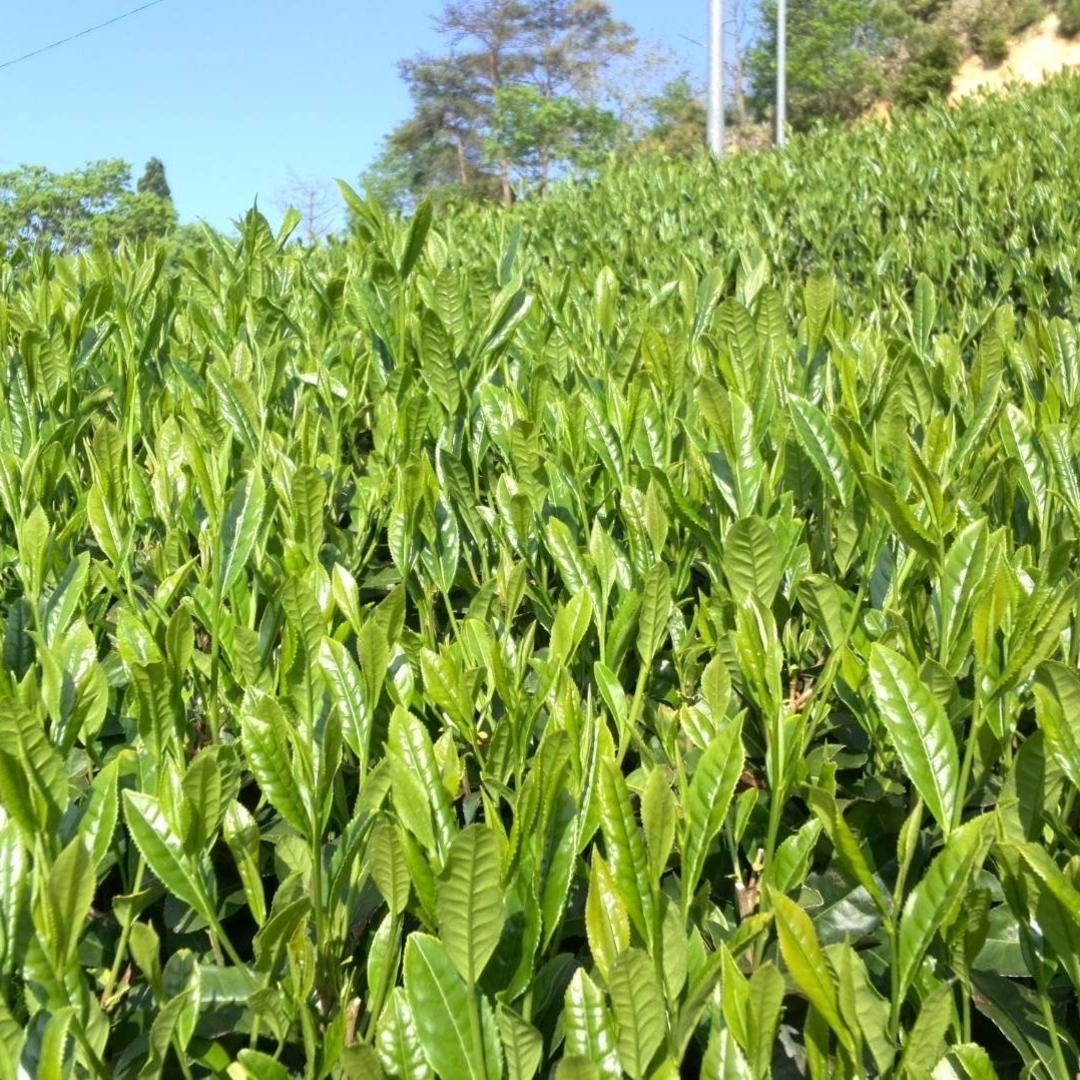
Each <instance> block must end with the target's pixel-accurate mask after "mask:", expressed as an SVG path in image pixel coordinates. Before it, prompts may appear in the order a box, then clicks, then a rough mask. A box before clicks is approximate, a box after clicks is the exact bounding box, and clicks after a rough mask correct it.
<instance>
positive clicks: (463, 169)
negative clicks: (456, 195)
mask: <svg viewBox="0 0 1080 1080" xmlns="http://www.w3.org/2000/svg"><path fill="white" fill-rule="evenodd" d="M454 144H455V146H456V147H457V164H458V181H459V182H460V184H461V187H462V189H465V188H467V187H468V186H469V167H468V165H467V164H466V161H465V140H464V139H463V138H462V137H461V132H460V131H458V132H455V133H454Z"/></svg>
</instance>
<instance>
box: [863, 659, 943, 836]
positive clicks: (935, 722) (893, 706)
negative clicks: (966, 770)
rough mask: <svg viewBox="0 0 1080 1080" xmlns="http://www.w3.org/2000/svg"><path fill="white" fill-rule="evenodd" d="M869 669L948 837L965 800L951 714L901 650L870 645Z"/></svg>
mask: <svg viewBox="0 0 1080 1080" xmlns="http://www.w3.org/2000/svg"><path fill="white" fill-rule="evenodd" d="M869 671H870V683H871V685H872V686H873V689H874V700H875V701H876V702H877V707H878V712H879V713H880V715H881V719H882V720H883V721H884V722H885V727H886V728H887V729H888V732H889V737H890V739H891V740H892V743H893V746H895V747H896V752H897V753H898V754H899V755H900V760H901V762H902V763H903V766H904V771H905V772H906V773H907V775H908V776H909V777H910V778H911V782H912V783H913V784H914V785H915V789H916V790H917V791H918V793H919V794H920V795H921V796H922V799H923V802H925V803H926V805H927V807H928V808H929V810H930V813H932V814H933V815H934V817H935V818H936V820H937V822H938V824H939V825H940V826H941V830H942V832H944V833H945V835H946V836H948V834H949V833H950V832H951V830H952V828H953V825H954V822H955V819H956V811H957V803H958V801H960V802H961V804H962V800H963V793H962V792H960V791H958V786H959V783H960V760H959V755H958V753H957V749H956V740H955V738H954V737H953V733H952V728H951V727H950V726H949V718H948V717H947V716H946V715H945V710H944V709H943V708H942V707H941V703H940V702H939V701H938V700H937V698H936V697H934V695H933V694H931V693H930V691H929V690H928V689H927V687H926V686H925V684H924V683H923V682H922V681H921V680H920V678H919V675H918V672H917V671H916V670H915V668H914V667H913V666H912V665H911V663H909V662H908V660H907V659H906V658H905V657H903V656H901V655H900V653H898V652H894V651H893V650H892V649H889V648H887V647H885V646H884V645H879V644H875V645H874V646H873V647H872V648H871V650H870V666H869Z"/></svg>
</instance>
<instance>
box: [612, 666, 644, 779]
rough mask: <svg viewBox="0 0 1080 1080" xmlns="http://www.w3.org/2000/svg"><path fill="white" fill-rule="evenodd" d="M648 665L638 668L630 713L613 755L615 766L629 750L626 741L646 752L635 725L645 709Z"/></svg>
mask: <svg viewBox="0 0 1080 1080" xmlns="http://www.w3.org/2000/svg"><path fill="white" fill-rule="evenodd" d="M650 666H651V665H650V664H642V665H641V667H640V668H638V677H637V683H636V684H635V686H634V699H633V701H631V702H630V712H629V714H628V715H627V718H626V725H625V727H624V728H623V730H622V731H620V732H619V747H618V751H617V752H616V755H615V761H616V764H618V765H621V764H622V761H623V758H624V757H625V756H626V751H627V750H628V749H629V747H628V746H627V740H629V741H630V742H633V743H634V745H635V746H636V747H637V748H638V749H639V750H641V751H647V749H648V748H647V747H646V746H645V743H644V741H643V740H642V738H641V736H640V735H638V732H637V725H638V721H639V720H640V719H641V713H642V710H643V709H644V708H645V686H646V684H647V683H648V681H649V668H650Z"/></svg>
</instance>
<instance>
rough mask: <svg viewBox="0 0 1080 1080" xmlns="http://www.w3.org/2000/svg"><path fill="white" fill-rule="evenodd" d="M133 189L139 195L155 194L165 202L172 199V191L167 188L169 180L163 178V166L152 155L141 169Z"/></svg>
mask: <svg viewBox="0 0 1080 1080" xmlns="http://www.w3.org/2000/svg"><path fill="white" fill-rule="evenodd" d="M135 190H136V191H137V192H138V193H139V194H140V195H156V196H157V197H158V198H159V199H164V200H166V201H167V202H171V201H172V191H171V190H170V189H169V181H168V180H166V179H165V166H164V165H163V164H162V163H161V161H160V159H159V158H156V157H152V158H151V159H150V160H149V161H148V162H147V163H146V168H145V169H144V170H143V174H142V176H140V177H139V182H138V184H136V186H135Z"/></svg>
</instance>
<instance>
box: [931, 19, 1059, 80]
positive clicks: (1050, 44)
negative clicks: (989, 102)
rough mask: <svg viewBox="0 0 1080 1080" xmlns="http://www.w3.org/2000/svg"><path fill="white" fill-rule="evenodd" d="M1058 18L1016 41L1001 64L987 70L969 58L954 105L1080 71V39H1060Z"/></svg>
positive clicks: (958, 77) (960, 73)
mask: <svg viewBox="0 0 1080 1080" xmlns="http://www.w3.org/2000/svg"><path fill="white" fill-rule="evenodd" d="M1057 31H1058V17H1057V16H1056V15H1049V16H1047V18H1045V19H1044V20H1043V21H1042V22H1041V23H1039V24H1038V25H1036V26H1033V27H1031V28H1030V29H1029V30H1027V31H1025V32H1024V33H1023V34H1020V35H1019V36H1018V37H1016V38H1014V39H1013V40H1012V42H1011V43H1010V46H1009V55H1008V57H1007V58H1006V59H1005V60H1003V61H1002V62H1001V63H1000V64H997V65H996V66H994V67H987V66H986V65H985V64H984V63H983V62H982V60H981V59H979V57H978V56H969V57H968V58H967V59H966V60H965V61H964V62H963V64H961V65H960V70H959V71H958V72H957V73H956V77H955V78H954V79H953V88H952V92H951V93H950V94H949V100H950V101H958V100H959V99H960V98H962V97H966V96H967V95H968V94H972V93H975V92H976V91H979V90H986V91H995V90H1001V89H1004V88H1005V87H1007V86H1008V85H1009V84H1010V83H1025V82H1027V83H1034V82H1041V81H1042V80H1043V79H1045V78H1047V76H1049V75H1054V74H1056V73H1057V72H1059V71H1061V70H1062V69H1063V68H1067V67H1080V38H1073V39H1072V40H1069V39H1067V38H1063V37H1059V36H1058V32H1057Z"/></svg>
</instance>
